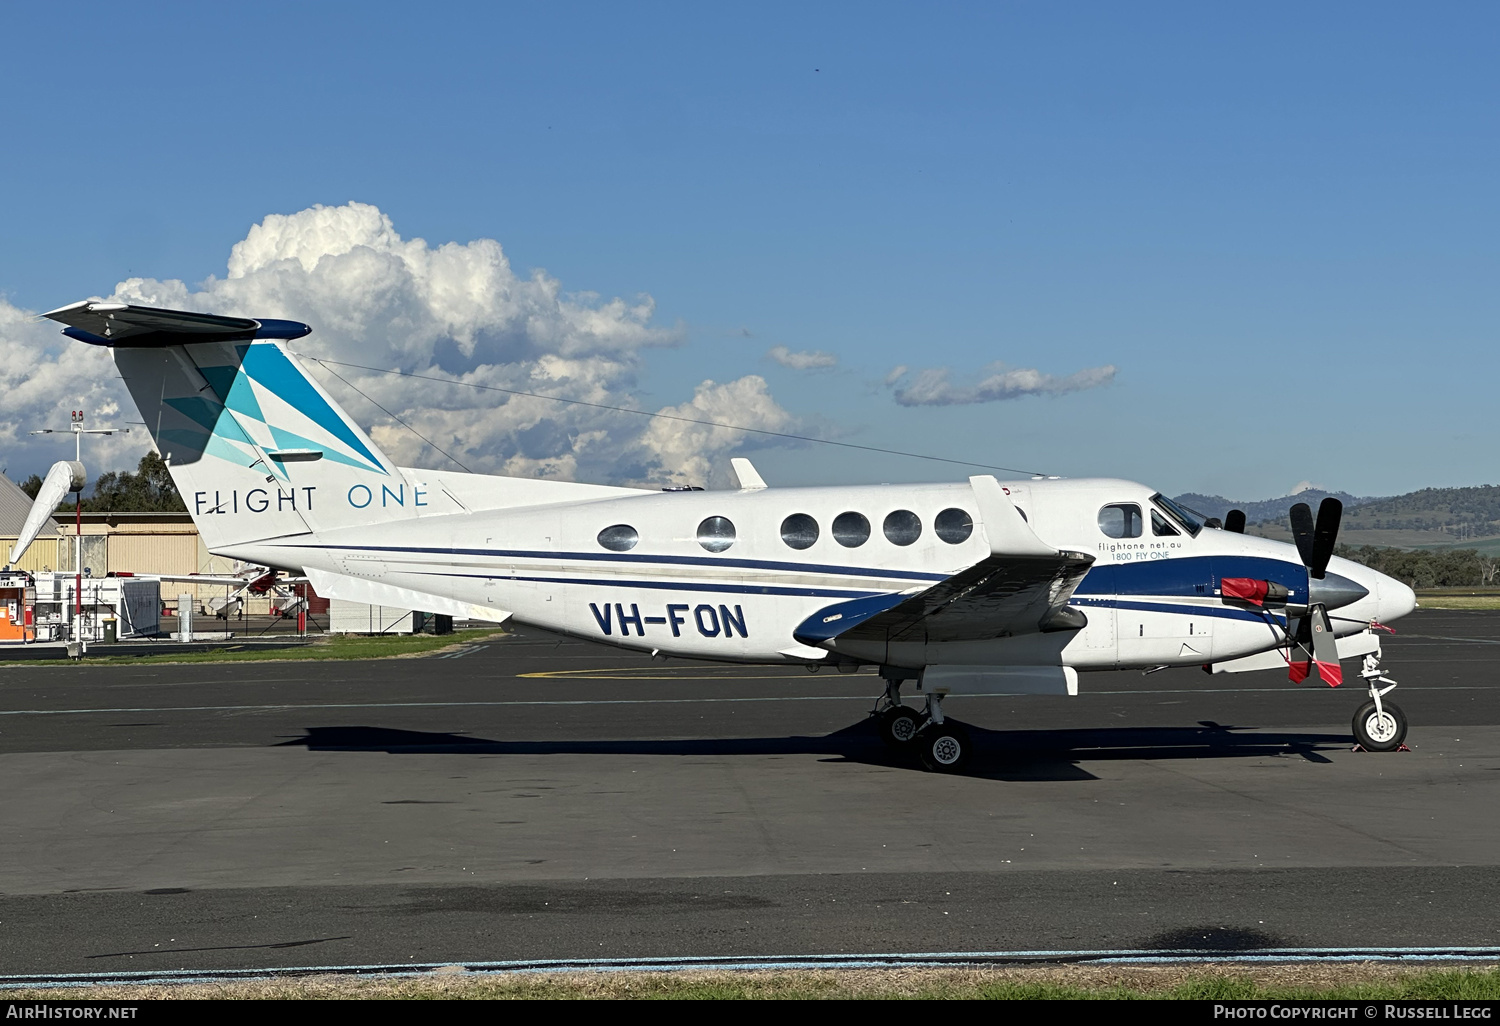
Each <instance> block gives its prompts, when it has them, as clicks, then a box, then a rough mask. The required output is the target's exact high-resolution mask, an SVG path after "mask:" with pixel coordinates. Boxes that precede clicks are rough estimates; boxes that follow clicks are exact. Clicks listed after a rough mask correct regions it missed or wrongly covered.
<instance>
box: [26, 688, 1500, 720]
mask: <svg viewBox="0 0 1500 1026" xmlns="http://www.w3.org/2000/svg"><path fill="white" fill-rule="evenodd" d="M1422 690H1423V691H1490V690H1492V689H1491V688H1487V687H1479V686H1474V685H1464V684H1454V685H1443V686H1438V687H1424V688H1423V689H1422ZM1286 691H1303V692H1307V693H1308V694H1313V693H1318V694H1321V693H1322V690H1321V689H1317V688H1301V687H1298V688H1173V689H1168V690H1155V691H1144V690H1142V691H1135V690H1132V691H1088V692H1083V693H1082V694H1086V695H1207V694H1247V693H1252V692H1286ZM948 697H949V698H1032V697H1038V696H1032V695H965V694H960V693H957V692H955V693H953V694H951V695H949V696H948ZM871 701H873V697H872V696H870V695H749V696H741V697H730V698H550V699H549V698H539V699H514V700H509V701H500V702H308V703H274V704H265V705H174V706H120V707H110V708H100V709H0V716H87V715H93V714H103V713H171V712H268V711H281V710H290V709H468V708H487V707H490V706H502V707H503V706H526V705H697V704H703V705H711V704H715V703H726V702H864V703H869V702H871Z"/></svg>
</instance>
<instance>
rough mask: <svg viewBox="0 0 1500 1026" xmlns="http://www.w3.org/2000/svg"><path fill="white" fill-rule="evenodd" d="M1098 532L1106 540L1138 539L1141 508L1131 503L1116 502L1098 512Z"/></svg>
mask: <svg viewBox="0 0 1500 1026" xmlns="http://www.w3.org/2000/svg"><path fill="white" fill-rule="evenodd" d="M1099 530H1101V531H1103V532H1104V535H1105V537H1107V538H1139V537H1140V536H1141V507H1139V506H1137V505H1136V504H1135V503H1133V502H1116V503H1111V504H1110V505H1108V506H1105V507H1104V508H1103V509H1101V510H1100V511H1099Z"/></svg>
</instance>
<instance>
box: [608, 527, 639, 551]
mask: <svg viewBox="0 0 1500 1026" xmlns="http://www.w3.org/2000/svg"><path fill="white" fill-rule="evenodd" d="M640 540H641V536H640V535H639V534H637V533H636V531H635V528H633V527H631V526H630V525H629V524H616V525H615V526H613V527H606V528H605V529H604V530H602V531H600V532H599V544H600V545H601V546H603V547H604V548H606V549H608V550H609V551H611V552H629V551H630V550H631V549H633V548H635V543H636V542H638V541H640Z"/></svg>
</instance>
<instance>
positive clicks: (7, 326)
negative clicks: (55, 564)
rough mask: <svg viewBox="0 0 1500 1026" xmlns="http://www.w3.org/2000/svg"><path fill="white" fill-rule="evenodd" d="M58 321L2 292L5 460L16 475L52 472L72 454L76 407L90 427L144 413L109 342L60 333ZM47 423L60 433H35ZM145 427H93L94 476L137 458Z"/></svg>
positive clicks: (122, 422) (0, 459)
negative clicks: (121, 430)
mask: <svg viewBox="0 0 1500 1026" xmlns="http://www.w3.org/2000/svg"><path fill="white" fill-rule="evenodd" d="M57 329H58V325H56V324H55V323H53V322H52V321H44V322H41V323H38V322H37V318H36V315H35V313H33V312H32V311H28V310H22V309H20V308H18V307H15V306H12V305H11V304H10V303H8V302H6V301H5V300H3V299H0V396H4V401H3V402H0V464H4V465H5V467H6V469H7V471H8V473H9V475H10V476H11V477H12V478H15V479H20V478H24V477H25V476H26V475H28V474H33V473H37V474H45V473H46V471H47V468H48V467H49V466H51V465H52V464H53V463H55V462H56V461H58V460H71V459H72V458H73V453H74V441H73V437H72V434H71V432H69V431H68V426H69V424H70V423H71V421H72V418H71V411H73V410H84V411H85V412H86V413H87V420H86V422H85V426H86V427H126V426H128V425H127V423H126V422H127V421H130V420H135V419H137V414H136V412H135V404H134V403H133V402H131V401H130V395H129V393H127V392H126V391H125V385H124V382H122V381H121V380H120V378H119V375H117V374H116V373H115V368H114V362H113V361H112V360H111V359H110V358H109V354H108V353H107V352H105V351H104V350H103V349H99V348H96V347H94V346H86V345H82V344H80V343H78V342H74V341H73V340H71V339H66V338H63V337H62V336H61V335H60V334H58V330H57ZM42 428H53V429H60V430H61V431H62V434H61V435H41V436H33V435H31V434H30V432H31V431H35V430H40V429H42ZM145 437H146V436H145V435H144V433H142V432H141V429H140V428H139V427H137V428H135V429H134V432H133V433H132V434H129V435H123V434H119V435H90V436H89V437H88V439H87V440H86V442H85V444H84V466H85V467H87V468H88V470H89V475H90V477H94V476H97V475H98V473H100V472H102V471H104V470H113V469H118V468H120V467H125V466H130V467H131V468H132V469H133V466H134V463H135V461H136V460H137V459H139V458H140V453H141V451H142V449H143V448H144V446H145V445H148V444H149V442H146V441H145Z"/></svg>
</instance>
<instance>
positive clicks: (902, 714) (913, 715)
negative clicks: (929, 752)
mask: <svg viewBox="0 0 1500 1026" xmlns="http://www.w3.org/2000/svg"><path fill="white" fill-rule="evenodd" d="M918 723H919V721H918V719H917V712H916V710H915V709H909V708H907V707H906V706H904V705H893V706H891V707H890V708H889V709H887V710H886V711H885V712H883V713H881V714H880V738H881V740H882V741H884V742H885V743H886V744H888V745H890V746H891V747H892V748H896V749H903V748H905V747H906V746H907V745H910V744H911V743H912V739H914V738H915V737H916V736H917V727H918Z"/></svg>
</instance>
